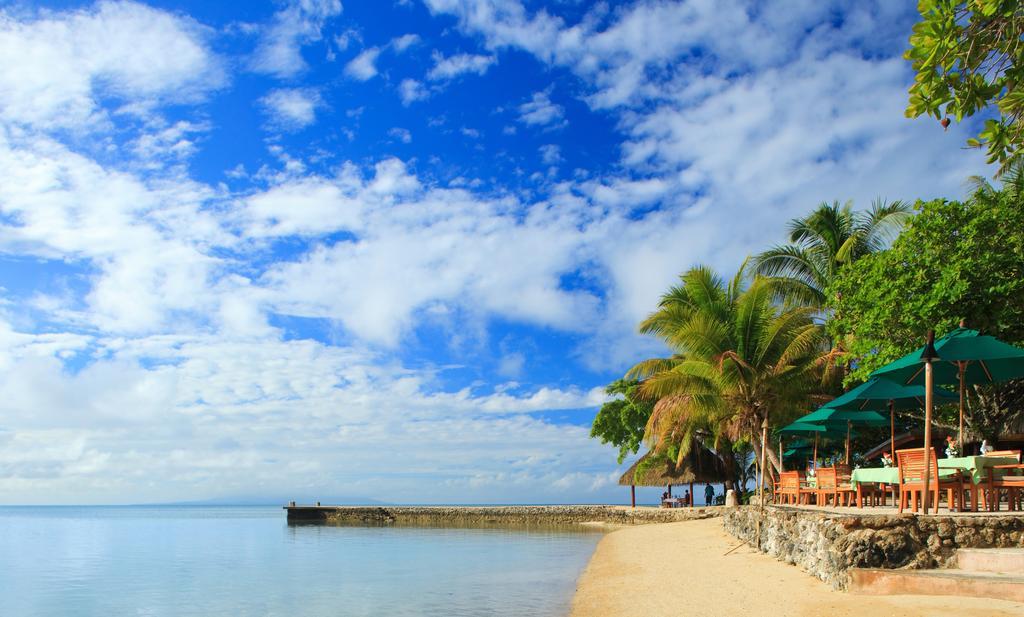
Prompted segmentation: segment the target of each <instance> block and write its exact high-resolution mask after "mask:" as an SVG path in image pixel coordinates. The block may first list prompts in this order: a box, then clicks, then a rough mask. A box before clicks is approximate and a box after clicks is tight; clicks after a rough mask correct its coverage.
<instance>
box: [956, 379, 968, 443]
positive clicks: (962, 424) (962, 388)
mask: <svg viewBox="0 0 1024 617" xmlns="http://www.w3.org/2000/svg"><path fill="white" fill-rule="evenodd" d="M957 367H958V368H959V369H960V432H959V434H958V435H957V441H959V442H960V455H961V456H963V454H964V369H966V368H967V367H966V365H965V364H964V362H957Z"/></svg>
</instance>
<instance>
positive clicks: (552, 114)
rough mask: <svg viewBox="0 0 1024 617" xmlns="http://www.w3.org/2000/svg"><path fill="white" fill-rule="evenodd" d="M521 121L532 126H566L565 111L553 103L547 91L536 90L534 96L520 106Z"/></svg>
mask: <svg viewBox="0 0 1024 617" xmlns="http://www.w3.org/2000/svg"><path fill="white" fill-rule="evenodd" d="M519 121H520V122H522V123H523V124H527V125H532V126H550V127H552V128H558V127H561V126H565V124H566V121H565V111H564V110H563V109H562V106H561V105H558V104H556V103H553V102H552V101H551V99H550V98H549V96H548V93H547V92H535V93H534V94H533V98H531V99H530V100H529V101H527V102H526V103H523V104H522V105H520V106H519Z"/></svg>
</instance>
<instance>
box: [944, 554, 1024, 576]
mask: <svg viewBox="0 0 1024 617" xmlns="http://www.w3.org/2000/svg"><path fill="white" fill-rule="evenodd" d="M956 566H957V567H958V568H960V569H961V570H965V571H969V572H1006V573H1009V574H1021V575H1024V548H962V549H960V550H958V551H957V552H956Z"/></svg>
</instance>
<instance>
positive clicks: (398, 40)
mask: <svg viewBox="0 0 1024 617" xmlns="http://www.w3.org/2000/svg"><path fill="white" fill-rule="evenodd" d="M419 42H420V36H419V35H418V34H403V35H402V36H398V37H395V38H393V39H391V48H392V49H394V50H395V53H396V54H400V53H402V52H404V51H405V50H407V49H409V48H410V47H412V46H413V45H415V44H417V43H419Z"/></svg>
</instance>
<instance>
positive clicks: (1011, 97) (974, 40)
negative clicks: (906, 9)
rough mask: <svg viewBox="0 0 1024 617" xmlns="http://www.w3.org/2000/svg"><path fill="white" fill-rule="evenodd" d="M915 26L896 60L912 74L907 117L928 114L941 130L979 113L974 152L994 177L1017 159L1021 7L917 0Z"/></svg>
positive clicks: (1002, 1) (1015, 2) (1023, 139)
mask: <svg viewBox="0 0 1024 617" xmlns="http://www.w3.org/2000/svg"><path fill="white" fill-rule="evenodd" d="M918 11H919V12H920V13H921V21H920V22H918V23H917V24H916V25H915V26H914V30H913V34H911V36H910V49H908V50H907V52H906V54H905V55H904V57H905V58H906V59H907V60H910V61H911V63H912V66H913V68H914V70H915V71H916V72H917V75H916V78H915V80H914V84H913V85H912V86H911V87H910V100H909V104H908V105H907V111H906V114H907V117H910V118H916V117H918V116H922V115H925V114H927V115H931V116H934V117H935V118H942V119H943V120H942V123H943V126H948V125H949V116H952V117H953V118H955V119H956V121H957V122H960V121H961V120H962V119H963V118H967V117H970V116H973V115H974V114H976V113H978V112H979V111H981V110H986V109H993V108H994V109H993V111H995V112H996V114H997V117H996V118H993V119H989V120H986V121H985V127H984V129H982V131H981V132H980V133H979V135H978V136H977V137H976V138H972V139H970V140H968V144H969V145H971V146H974V147H982V146H984V147H986V148H987V149H988V161H989V163H999V164H1000V166H1001V167H1000V173H1002V172H1003V171H1005V170H1006V169H1008V165H1009V164H1010V163H1012V162H1013V161H1015V160H1018V159H1020V157H1021V153H1022V150H1021V148H1022V145H1024V129H1022V127H1021V125H1020V123H1019V120H1020V116H1021V113H1022V112H1024V92H1021V91H1019V90H1017V84H1020V83H1024V40H1022V37H1024V5H1022V4H1021V2H1020V0H966V1H958V0H920V1H919V2H918Z"/></svg>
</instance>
